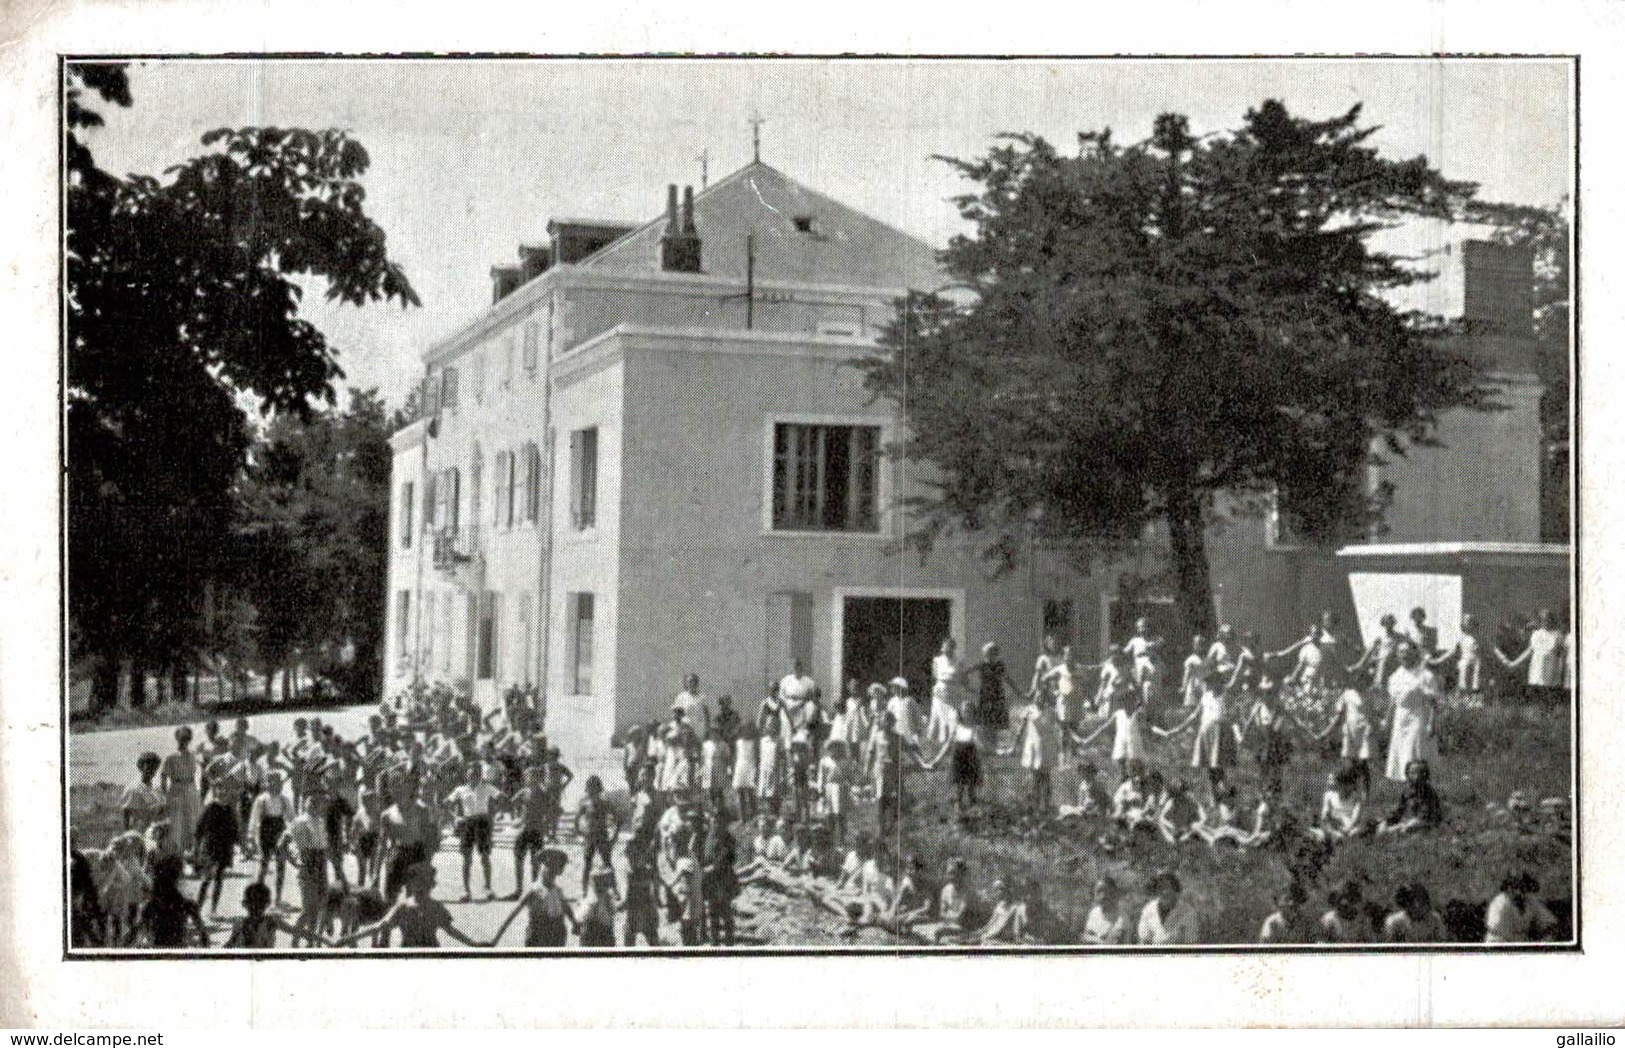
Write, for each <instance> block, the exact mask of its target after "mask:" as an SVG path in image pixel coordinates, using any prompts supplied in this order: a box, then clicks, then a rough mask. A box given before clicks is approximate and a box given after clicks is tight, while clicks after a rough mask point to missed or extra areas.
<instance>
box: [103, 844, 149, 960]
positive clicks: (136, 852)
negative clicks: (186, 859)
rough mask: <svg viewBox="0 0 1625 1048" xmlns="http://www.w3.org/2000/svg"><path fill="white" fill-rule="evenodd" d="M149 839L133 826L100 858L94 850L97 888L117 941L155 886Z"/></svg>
mask: <svg viewBox="0 0 1625 1048" xmlns="http://www.w3.org/2000/svg"><path fill="white" fill-rule="evenodd" d="M146 850H147V845H146V840H145V838H143V837H142V836H141V835H140V834H139V833H136V832H135V831H133V830H131V831H128V832H125V833H121V834H119V835H118V836H117V837H115V838H113V840H112V842H111V843H109V844H108V846H107V850H106V851H105V852H103V853H102V854H101V856H100V857H99V858H97V857H96V856H95V853H94V852H92V853H91V866H92V869H93V871H94V873H95V875H96V892H97V896H98V899H99V901H100V903H101V907H102V912H103V914H104V915H105V916H106V920H107V932H108V934H109V936H110V937H111V939H112V941H114V942H117V941H118V940H119V939H120V938H121V937H122V936H123V934H124V932H125V930H126V929H128V928H133V927H135V925H136V923H137V922H138V921H139V919H140V913H141V904H142V902H143V901H145V899H146V897H147V892H148V891H149V890H150V889H151V883H150V880H149V878H148V876H147V871H146V870H145V868H144V867H145V860H146Z"/></svg>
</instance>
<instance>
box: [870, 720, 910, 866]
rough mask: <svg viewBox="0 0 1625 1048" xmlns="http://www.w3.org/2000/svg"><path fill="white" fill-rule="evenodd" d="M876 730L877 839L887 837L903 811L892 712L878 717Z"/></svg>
mask: <svg viewBox="0 0 1625 1048" xmlns="http://www.w3.org/2000/svg"><path fill="white" fill-rule="evenodd" d="M880 726H881V736H880V738H879V739H878V740H877V745H876V749H875V754H874V772H875V778H874V789H875V817H876V819H875V821H876V823H877V824H878V825H879V828H880V834H881V836H883V837H891V836H893V835H894V834H895V833H896V832H897V819H898V817H899V816H900V815H901V814H902V810H903V737H902V736H901V735H899V734H898V733H897V714H896V712H895V711H893V710H889V709H888V710H887V711H886V712H885V713H884V714H883V715H882V717H881V721H880Z"/></svg>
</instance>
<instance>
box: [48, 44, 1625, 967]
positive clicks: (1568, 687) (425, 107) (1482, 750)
mask: <svg viewBox="0 0 1625 1048" xmlns="http://www.w3.org/2000/svg"><path fill="white" fill-rule="evenodd" d="M59 72H60V81H59V83H58V84H57V85H56V87H57V91H58V102H59V104H60V114H59V117H60V132H61V153H60V171H59V175H60V185H59V187H58V192H59V197H60V206H61V224H60V234H61V257H60V277H61V286H60V304H61V346H60V364H61V375H62V378H61V382H62V385H61V399H60V412H59V414H60V425H61V463H60V465H61V477H62V479H61V499H62V502H61V522H60V532H61V538H60V541H61V544H62V572H61V609H60V614H61V618H62V634H63V640H62V650H61V658H62V688H61V695H60V702H61V704H62V713H61V728H62V730H61V746H62V749H61V753H62V764H63V777H62V786H63V794H62V797H61V804H62V808H61V839H60V844H54V843H51V842H48V841H41V842H40V845H39V850H38V852H37V854H36V858H50V859H51V861H52V862H53V863H54V862H55V861H56V858H55V856H60V865H61V875H60V886H61V892H62V901H61V905H62V912H63V920H62V926H61V931H60V935H61V952H62V954H63V955H64V956H65V957H66V958H67V959H68V960H69V961H70V962H71V961H74V960H79V959H91V958H94V959H103V960H105V959H109V958H117V959H123V958H130V959H138V958H145V957H186V958H205V957H210V958H222V957H229V956H232V955H237V954H241V953H245V952H247V951H272V952H280V953H285V954H290V955H297V956H299V957H302V958H307V959H314V960H318V961H325V960H338V959H344V958H353V957H357V956H372V957H377V956H380V955H383V956H390V957H397V956H398V957H400V958H403V959H407V958H411V959H421V958H426V957H430V956H442V957H449V958H452V959H453V960H452V963H457V962H458V961H460V960H461V959H462V958H464V957H481V956H501V955H515V956H521V955H523V956H530V955H536V954H547V953H552V954H558V955H561V956H565V955H567V956H573V957H577V958H583V957H586V956H591V955H595V954H598V953H604V954H611V953H615V954H642V953H662V954H677V955H680V956H681V957H682V958H683V959H684V963H696V964H703V958H705V957H708V956H715V955H718V954H729V953H743V954H749V953H760V954H772V955H801V954H837V955H863V954H876V953H886V954H910V955H928V954H936V953H942V954H948V955H976V956H981V955H994V954H1023V955H1038V954H1046V955H1047V954H1060V955H1070V954H1078V955H1102V956H1105V955H1110V954H1116V953H1130V954H1134V953H1142V952H1143V953H1154V954H1169V953H1185V952H1189V953H1192V954H1198V955H1200V954H1209V953H1227V952H1228V953H1236V952H1239V953H1245V954H1252V953H1259V954H1294V953H1311V954H1315V953H1321V954H1342V953H1359V954H1368V953H1370V954H1375V953H1401V954H1415V955H1419V956H1420V955H1424V954H1429V953H1435V954H1436V953H1458V954H1460V953H1466V954H1475V955H1478V954H1494V953H1505V952H1518V951H1527V952H1553V953H1564V952H1571V953H1572V952H1574V951H1577V950H1578V949H1579V948H1580V947H1581V945H1582V943H1583V938H1582V934H1581V929H1582V926H1583V914H1582V912H1581V909H1582V907H1581V906H1580V899H1581V893H1580V891H1579V871H1580V861H1579V860H1580V848H1579V844H1580V841H1579V839H1578V837H1577V834H1576V829H1577V826H1578V823H1579V820H1578V817H1577V811H1578V804H1579V800H1580V797H1579V790H1578V786H1579V775H1578V770H1577V769H1578V762H1577V754H1578V750H1577V740H1578V738H1579V737H1580V733H1579V720H1580V706H1579V705H1578V704H1579V703H1580V702H1581V695H1582V692H1581V687H1580V680H1579V675H1578V674H1577V669H1578V666H1579V658H1578V654H1579V651H1580V647H1581V639H1580V636H1579V631H1578V629H1577V628H1576V621H1577V614H1578V610H1579V607H1578V605H1579V600H1580V589H1581V580H1582V576H1581V574H1580V573H1579V571H1578V565H1577V559H1576V552H1577V546H1576V537H1577V534H1578V532H1579V530H1580V522H1581V516H1580V513H1579V511H1578V509H1577V506H1578V502H1579V495H1580V488H1579V485H1578V484H1577V482H1576V463H1577V449H1578V442H1577V439H1576V433H1577V432H1578V430H1577V426H1576V423H1577V414H1578V413H1577V411H1576V410H1575V405H1576V404H1577V399H1576V398H1577V386H1578V382H1577V378H1578V372H1577V369H1576V368H1575V366H1574V362H1575V361H1576V360H1577V359H1578V347H1577V345H1576V341H1577V340H1576V337H1575V330H1576V326H1575V322H1576V311H1577V310H1576V305H1577V304H1576V296H1575V292H1574V289H1575V287H1576V272H1575V270H1576V267H1575V265H1574V259H1575V258H1576V257H1577V256H1576V250H1577V249H1576V243H1575V230H1576V228H1577V213H1578V210H1579V208H1578V203H1577V201H1578V197H1577V188H1578V173H1579V172H1578V166H1577V157H1578V152H1577V151H1578V134H1579V128H1578V123H1577V115H1578V111H1579V110H1578V83H1579V81H1578V77H1579V60H1578V59H1577V58H1576V57H1574V56H1572V55H1568V56H1564V55H1500V56H1495V57H1487V56H1476V55H1472V54H1465V53H1463V54H1454V55H1426V56H1423V55H1392V56H1385V57H1354V56H1352V55H1350V56H1342V55H1322V56H1318V57H1284V56H1283V57H1269V56H1261V55H1250V56H1249V55H1236V56H1228V57H1166V58H1158V57H1149V56H1148V57H1133V58H1128V57H1118V58H1108V57H1077V58H1061V57H1011V56H988V57H983V58H973V57H963V56H961V57H947V56H944V57H935V58H928V57H914V56H903V55H871V56H866V57H841V58H836V57H831V56H827V55H814V54H808V55H785V56H777V57H767V56H765V55H760V56H749V55H746V56H732V57H723V56H720V55H718V56H711V57H706V56H686V57H684V56H664V57H656V56H653V55H634V54H610V55H596V56H575V57H570V56H564V55H549V54H536V55H531V56H518V55H494V54H487V55H468V56H464V57H445V56H436V55H432V54H415V55H414V54H399V55H368V56H362V55H346V54H332V55H320V54H311V53H305V54H285V55H284V54H274V53H262V54H234V55H229V56H227V55H210V54H197V55H180V54H174V55H164V56H152V55H141V54H121V53H113V52H96V53H80V54H66V55H61V56H60V61H59ZM1589 130H1590V128H1589V125H1588V131H1589ZM1599 133H1600V132H1599ZM1588 177H1591V176H1590V175H1589V169H1588ZM1592 436H1593V439H1594V440H1601V441H1603V442H1607V441H1608V439H1609V437H1608V434H1607V433H1606V431H1603V432H1602V433H1601V435H1600V436H1597V431H1596V429H1595V427H1593V430H1592ZM1586 584H1588V585H1589V584H1590V580H1589V579H1587V580H1586ZM1589 797H1590V794H1589V793H1588V794H1587V798H1588V799H1589ZM42 803H45V802H43V801H42ZM86 970H87V971H88V970H89V968H88V967H87V968H86ZM965 988H966V989H971V990H972V991H973V992H974V985H973V984H965Z"/></svg>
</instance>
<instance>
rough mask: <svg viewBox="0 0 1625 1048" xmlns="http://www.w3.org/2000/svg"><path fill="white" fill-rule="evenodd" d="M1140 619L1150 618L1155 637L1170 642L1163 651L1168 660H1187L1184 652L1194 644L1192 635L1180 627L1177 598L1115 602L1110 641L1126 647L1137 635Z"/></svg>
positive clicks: (1142, 598) (1144, 598)
mask: <svg viewBox="0 0 1625 1048" xmlns="http://www.w3.org/2000/svg"><path fill="white" fill-rule="evenodd" d="M1139 619H1146V620H1148V621H1149V622H1150V623H1151V636H1152V637H1161V638H1162V639H1163V640H1164V641H1166V642H1167V646H1166V647H1165V648H1164V649H1163V650H1164V652H1165V657H1169V658H1171V657H1174V656H1179V657H1180V658H1183V657H1184V654H1183V653H1184V650H1185V648H1186V646H1187V645H1189V644H1190V635H1189V634H1187V633H1185V631H1184V629H1183V627H1181V625H1180V621H1179V609H1178V608H1177V607H1176V606H1175V605H1174V598H1172V597H1141V598H1140V599H1139V600H1132V601H1125V600H1113V601H1112V602H1111V618H1110V628H1111V637H1110V638H1109V642H1110V643H1112V644H1122V643H1124V642H1125V641H1127V640H1128V639H1129V638H1130V637H1132V636H1134V623H1135V622H1136V621H1137V620H1139Z"/></svg>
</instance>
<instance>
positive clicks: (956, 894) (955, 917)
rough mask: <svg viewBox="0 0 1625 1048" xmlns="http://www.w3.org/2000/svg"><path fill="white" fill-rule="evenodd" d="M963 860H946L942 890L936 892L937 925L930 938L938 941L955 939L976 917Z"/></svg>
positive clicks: (971, 924)
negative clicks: (946, 866) (946, 865)
mask: <svg viewBox="0 0 1625 1048" xmlns="http://www.w3.org/2000/svg"><path fill="white" fill-rule="evenodd" d="M966 874H967V867H966V865H965V860H964V859H961V858H959V857H957V856H956V857H954V858H952V859H949V860H948V868H947V871H946V877H945V879H944V881H943V885H942V891H941V892H939V893H938V894H937V925H936V927H935V928H934V929H933V931H932V934H931V938H933V939H935V940H936V941H938V942H942V941H945V940H953V939H957V938H959V937H960V936H963V935H964V934H965V932H966V930H967V929H969V928H971V927H972V926H973V924H974V922H975V919H976V909H977V907H976V900H975V896H974V894H973V893H972V891H971V889H970V886H969V884H968V883H967V877H966Z"/></svg>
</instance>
